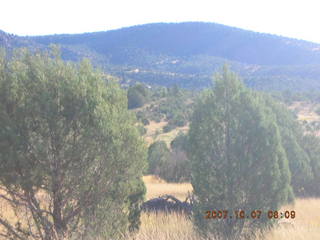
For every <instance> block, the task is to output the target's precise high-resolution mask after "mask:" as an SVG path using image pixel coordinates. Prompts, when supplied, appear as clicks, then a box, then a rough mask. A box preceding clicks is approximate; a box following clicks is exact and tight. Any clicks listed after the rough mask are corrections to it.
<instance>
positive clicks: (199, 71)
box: [0, 22, 320, 90]
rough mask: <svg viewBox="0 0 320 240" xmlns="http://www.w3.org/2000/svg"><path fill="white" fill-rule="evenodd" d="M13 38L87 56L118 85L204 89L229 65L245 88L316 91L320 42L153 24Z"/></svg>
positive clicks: (209, 26)
mask: <svg viewBox="0 0 320 240" xmlns="http://www.w3.org/2000/svg"><path fill="white" fill-rule="evenodd" d="M1 35H3V34H1V33H0V45H3V44H2V41H1V39H2V38H1ZM11 37H12V36H11ZM12 38H13V39H12V40H10V39H9V40H6V42H10V41H13V43H12V44H11V45H16V44H17V41H18V40H19V41H21V42H23V43H24V44H26V45H27V43H30V45H32V47H39V48H43V47H48V46H49V45H50V44H52V43H54V44H59V45H61V48H62V56H63V58H64V59H66V60H72V61H78V60H80V59H81V58H83V57H87V58H90V59H91V60H92V62H93V63H94V64H95V65H97V66H100V67H101V68H102V69H103V70H105V71H108V72H109V73H111V74H114V75H117V76H118V77H119V78H120V79H121V80H122V81H123V82H132V81H143V82H147V83H149V84H158V85H172V84H178V85H181V86H184V87H204V86H207V85H209V84H210V83H211V77H212V74H213V72H215V71H217V69H218V68H219V67H221V66H222V64H224V63H229V64H230V65H231V67H232V68H233V70H235V71H237V72H238V73H239V74H240V75H241V76H242V77H243V79H244V81H245V82H246V84H247V85H249V86H252V87H255V88H258V89H267V90H284V89H290V90H309V89H320V44H316V43H312V42H307V41H303V40H297V39H292V38H287V37H281V36H276V35H271V34H264V33H256V32H252V31H247V30H242V29H239V28H234V27H228V26H225V25H221V24H215V23H203V22H185V23H154V24H145V25H139V26H133V27H127V28H122V29H118V30H111V31H106V32H95V33H83V34H58V35H50V36H35V37H17V36H13V37H12ZM19 41H18V43H19ZM7 45H8V44H7ZM9 45H10V44H9ZM17 45H18V44H17ZM20 45H21V43H20ZM22 45H23V44H22Z"/></svg>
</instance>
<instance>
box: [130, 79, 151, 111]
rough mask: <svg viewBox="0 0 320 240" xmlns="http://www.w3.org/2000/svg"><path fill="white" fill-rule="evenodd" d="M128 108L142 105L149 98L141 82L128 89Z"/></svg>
mask: <svg viewBox="0 0 320 240" xmlns="http://www.w3.org/2000/svg"><path fill="white" fill-rule="evenodd" d="M127 96H128V108H129V109H133V108H138V107H142V106H143V105H144V104H145V103H146V102H147V100H148V98H149V92H148V89H147V88H146V86H144V85H143V84H141V83H138V84H135V85H134V86H131V87H129V89H128V93H127Z"/></svg>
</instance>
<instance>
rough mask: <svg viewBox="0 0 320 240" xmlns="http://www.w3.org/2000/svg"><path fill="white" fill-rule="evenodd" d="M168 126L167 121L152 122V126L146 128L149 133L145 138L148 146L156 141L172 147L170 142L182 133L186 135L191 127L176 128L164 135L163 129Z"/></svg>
mask: <svg viewBox="0 0 320 240" xmlns="http://www.w3.org/2000/svg"><path fill="white" fill-rule="evenodd" d="M167 124H168V122H166V121H161V122H155V121H150V124H148V125H146V126H144V127H145V128H146V129H147V133H146V134H145V136H144V138H145V140H146V142H147V144H148V145H150V144H152V143H153V142H155V141H165V142H166V143H167V145H168V146H170V142H171V141H172V140H173V139H174V138H175V137H176V136H177V135H178V134H179V132H180V131H181V132H184V133H186V132H188V130H189V125H186V126H183V127H176V128H175V129H173V130H171V131H170V132H167V133H163V131H162V129H163V127H164V126H166V125H167Z"/></svg>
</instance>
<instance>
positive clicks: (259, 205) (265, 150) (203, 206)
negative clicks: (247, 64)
mask: <svg viewBox="0 0 320 240" xmlns="http://www.w3.org/2000/svg"><path fill="white" fill-rule="evenodd" d="M214 84H215V86H214V88H213V90H207V91H206V92H205V93H204V94H203V96H202V98H201V99H200V100H199V102H198V104H197V106H196V110H195V112H194V115H193V118H192V123H191V126H190V132H189V148H188V156H189V159H190V161H191V162H192V181H191V182H192V186H193V189H194V194H195V197H196V202H195V214H194V222H195V226H196V228H197V230H199V232H200V233H201V234H203V235H205V236H206V237H211V236H214V238H215V239H228V240H230V239H241V238H245V239H248V238H249V237H250V236H252V235H253V234H254V232H255V231H256V230H257V229H260V230H261V229H265V228H267V227H269V226H271V225H272V224H273V223H274V221H271V220H270V219H268V218H267V216H266V212H267V211H268V210H278V209H279V207H280V206H281V204H283V203H286V202H288V201H289V199H290V198H292V189H291V187H290V171H289V167H288V161H287V158H286V154H285V151H284V149H283V147H282V144H281V137H280V133H279V129H278V126H277V124H276V118H275V116H274V114H273V112H272V110H271V109H270V108H268V107H267V106H266V105H265V104H264V101H263V100H262V99H261V96H260V95H259V94H257V93H254V92H252V91H250V90H248V89H246V88H245V87H244V85H243V84H242V83H241V81H240V80H239V79H238V77H237V75H236V74H235V73H233V72H231V71H230V70H229V69H228V68H227V67H226V66H225V67H224V69H223V72H222V74H218V75H217V76H216V81H215V83H214ZM211 210H216V211H218V210H221V211H223V210H227V211H228V217H227V218H221V219H209V220H208V219H205V218H204V213H205V212H206V211H211ZM239 210H244V211H245V214H246V216H247V215H249V216H250V214H251V212H252V211H255V210H260V211H262V213H263V214H261V216H260V218H259V219H254V218H251V217H250V218H245V219H237V218H236V214H235V212H236V211H239ZM229 216H232V218H230V217H229Z"/></svg>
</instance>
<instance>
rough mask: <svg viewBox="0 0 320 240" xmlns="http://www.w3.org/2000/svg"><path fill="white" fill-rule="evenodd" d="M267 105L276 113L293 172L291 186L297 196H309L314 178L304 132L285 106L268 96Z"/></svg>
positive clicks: (265, 97)
mask: <svg viewBox="0 0 320 240" xmlns="http://www.w3.org/2000/svg"><path fill="white" fill-rule="evenodd" d="M264 99H265V101H266V105H268V106H269V107H270V108H271V109H272V111H273V112H274V113H275V116H276V121H277V124H278V126H279V130H280V135H281V141H282V145H283V148H284V150H285V151H286V155H287V159H288V161H289V168H290V172H291V185H292V187H293V190H294V194H295V195H296V196H308V194H309V193H308V192H307V191H306V189H305V188H306V184H307V183H308V182H310V180H311V178H312V169H311V163H310V158H309V156H308V154H307V153H306V151H305V150H304V147H303V145H305V144H304V132H303V129H302V127H301V124H299V122H298V121H297V120H296V118H295V115H294V114H293V113H292V112H291V111H290V110H289V109H288V108H287V107H286V106H285V105H283V104H281V103H279V102H276V101H275V100H274V99H272V98H271V97H270V96H268V95H267V94H265V95H264Z"/></svg>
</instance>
